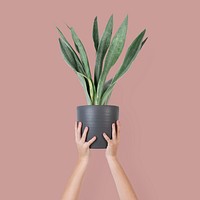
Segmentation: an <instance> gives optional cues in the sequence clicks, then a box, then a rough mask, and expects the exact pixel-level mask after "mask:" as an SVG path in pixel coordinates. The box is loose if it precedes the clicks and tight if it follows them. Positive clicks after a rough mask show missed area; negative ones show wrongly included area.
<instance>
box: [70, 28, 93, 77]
mask: <svg viewBox="0 0 200 200" xmlns="http://www.w3.org/2000/svg"><path fill="white" fill-rule="evenodd" d="M70 30H71V34H72V38H73V40H74V43H75V44H76V45H77V47H78V49H79V54H80V57H81V60H82V63H83V65H84V69H85V73H86V75H87V77H88V78H89V79H92V78H91V72H90V66H89V61H88V57H87V53H86V51H85V48H84V46H83V43H82V42H81V40H80V39H79V37H78V35H77V34H76V32H75V31H74V28H73V27H72V28H70Z"/></svg>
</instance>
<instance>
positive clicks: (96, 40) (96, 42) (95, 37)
mask: <svg viewBox="0 0 200 200" xmlns="http://www.w3.org/2000/svg"><path fill="white" fill-rule="evenodd" d="M92 36H93V41H94V47H95V49H96V51H97V49H98V46H99V30H98V22H97V16H96V17H95V19H94V23H93V34H92Z"/></svg>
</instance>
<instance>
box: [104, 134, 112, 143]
mask: <svg viewBox="0 0 200 200" xmlns="http://www.w3.org/2000/svg"><path fill="white" fill-rule="evenodd" d="M103 137H104V138H105V140H106V141H107V142H108V143H109V142H110V138H109V137H108V136H107V134H106V133H103Z"/></svg>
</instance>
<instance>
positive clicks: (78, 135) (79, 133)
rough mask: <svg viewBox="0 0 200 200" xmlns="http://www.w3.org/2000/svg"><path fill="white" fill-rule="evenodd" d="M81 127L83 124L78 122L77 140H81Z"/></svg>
mask: <svg viewBox="0 0 200 200" xmlns="http://www.w3.org/2000/svg"><path fill="white" fill-rule="evenodd" d="M81 127H82V122H78V128H77V139H78V140H80V139H81Z"/></svg>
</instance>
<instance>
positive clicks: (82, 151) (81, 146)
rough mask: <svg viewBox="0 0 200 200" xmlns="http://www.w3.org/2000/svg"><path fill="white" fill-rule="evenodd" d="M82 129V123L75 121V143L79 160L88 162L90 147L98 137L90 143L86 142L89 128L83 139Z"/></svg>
mask: <svg viewBox="0 0 200 200" xmlns="http://www.w3.org/2000/svg"><path fill="white" fill-rule="evenodd" d="M81 127H82V122H79V123H78V121H75V141H76V145H77V150H78V154H79V159H80V160H85V161H88V159H89V146H90V145H91V144H92V143H93V142H94V141H95V140H96V136H94V137H93V138H92V139H90V140H89V141H88V142H85V139H86V136H87V133H88V127H85V129H84V131H83V134H82V137H81Z"/></svg>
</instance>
